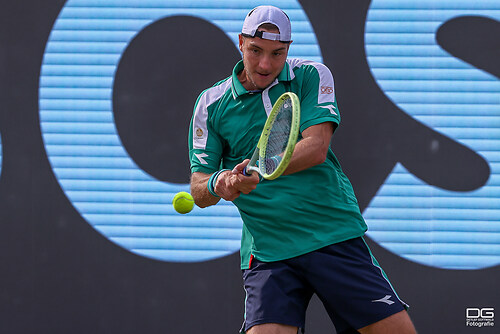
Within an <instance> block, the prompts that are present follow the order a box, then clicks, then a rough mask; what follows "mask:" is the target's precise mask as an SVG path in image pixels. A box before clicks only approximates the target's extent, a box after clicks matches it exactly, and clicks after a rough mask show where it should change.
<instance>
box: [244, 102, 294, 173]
mask: <svg viewBox="0 0 500 334" xmlns="http://www.w3.org/2000/svg"><path fill="white" fill-rule="evenodd" d="M299 128H300V101H299V98H298V97H297V95H295V94H294V93H291V92H287V93H284V94H283V95H281V96H280V97H279V98H278V100H277V101H276V103H275V104H274V105H273V109H272V110H271V113H270V114H269V116H268V118H267V121H266V124H264V129H263V130H262V134H261V135H260V138H259V142H258V143H257V147H256V148H255V151H254V152H253V155H252V158H251V159H250V162H249V163H248V165H247V167H246V169H245V170H244V174H245V175H247V176H248V175H250V174H251V173H252V172H253V171H255V172H257V173H259V174H260V175H262V177H263V178H265V179H267V180H274V179H275V178H277V177H279V176H280V175H281V174H283V172H284V171H285V169H286V168H287V167H288V164H289V163H290V160H291V158H292V154H293V150H294V149H295V143H297V139H298V136H299Z"/></svg>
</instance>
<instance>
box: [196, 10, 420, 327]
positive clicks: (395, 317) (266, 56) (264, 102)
mask: <svg viewBox="0 0 500 334" xmlns="http://www.w3.org/2000/svg"><path fill="white" fill-rule="evenodd" d="M291 42H292V40H291V27H290V21H289V18H288V16H287V15H286V14H285V13H284V12H283V11H282V10H281V9H279V8H276V7H272V6H259V7H257V8H255V9H253V10H252V11H251V12H250V13H249V14H248V15H247V17H246V18H245V21H244V24H243V28H242V33H241V34H240V35H239V48H240V50H241V52H242V55H243V59H242V61H240V62H238V64H236V66H235V68H234V70H233V73H232V75H231V76H230V77H228V78H227V79H225V80H223V81H221V82H219V83H217V84H215V85H214V86H213V87H211V88H209V89H207V90H205V91H204V92H203V93H202V94H201V95H200V96H199V98H198V100H197V101H196V105H195V108H194V115H193V119H192V121H191V127H190V134H189V149H190V151H189V152H190V159H191V170H192V178H191V193H192V195H193V197H194V199H195V202H196V204H197V205H198V206H200V207H207V206H210V205H214V204H216V203H217V202H218V201H219V200H220V198H223V199H225V200H227V201H233V203H234V204H235V205H236V206H237V207H238V209H239V211H240V214H241V217H242V219H243V231H242V244H241V268H242V269H243V279H244V287H245V291H246V300H245V321H244V324H243V328H242V333H248V334H292V333H293V334H296V333H297V332H298V329H299V328H302V329H303V328H304V324H305V312H306V308H307V305H308V303H309V300H310V298H311V297H312V295H313V294H314V293H316V294H317V295H318V296H319V298H320V299H321V301H322V302H323V304H324V305H325V308H326V310H327V311H328V313H329V315H330V318H331V319H332V321H333V323H334V325H335V327H336V329H337V331H338V332H339V333H356V330H358V331H359V332H361V333H384V334H388V333H389V334H390V333H397V334H405V333H415V329H414V328H413V325H412V323H411V321H410V319H409V317H408V315H407V313H406V310H405V308H406V307H407V306H406V304H404V303H403V302H402V301H400V300H399V298H398V296H397V295H396V293H395V292H394V290H393V289H392V286H391V285H390V283H389V281H388V280H387V278H386V277H385V274H384V272H383V271H382V269H381V268H380V267H379V266H378V263H377V262H376V260H375V259H374V258H373V257H372V255H371V253H370V250H369V249H368V246H367V245H366V243H365V242H364V240H363V239H362V236H363V235H364V233H365V231H366V224H365V222H364V220H363V218H362V216H361V213H360V210H359V206H358V204H357V201H356V198H355V195H354V192H353V190H352V186H351V184H350V182H349V180H348V179H347V177H346V176H345V175H344V173H343V172H342V170H341V167H340V165H339V162H338V160H337V159H336V157H335V156H334V154H333V152H332V151H331V149H330V139H331V136H332V135H333V132H334V130H335V128H336V127H337V126H338V124H339V122H340V116H339V112H338V109H337V103H336V101H335V94H334V86H333V77H332V75H331V73H330V71H329V70H328V69H327V68H326V66H324V65H322V64H319V63H315V62H311V61H304V60H299V59H287V56H288V50H289V47H290V44H291ZM286 91H292V92H295V93H296V94H297V95H298V97H299V99H300V102H301V127H300V137H299V138H300V141H299V142H298V143H297V145H296V148H295V151H294V153H293V156H292V160H291V162H290V165H289V166H288V168H287V169H286V170H285V173H284V175H283V176H281V177H279V178H278V179H276V180H272V181H268V180H260V179H259V176H258V175H257V174H256V173H253V174H252V175H251V176H245V175H244V174H243V173H242V172H243V170H244V168H245V167H246V165H247V164H248V162H249V160H248V158H249V157H250V156H251V155H252V152H253V150H254V148H255V145H256V144H257V141H258V138H259V136H260V133H261V130H262V127H263V125H264V123H265V120H266V118H267V114H268V113H269V112H270V110H271V109H272V105H273V103H274V102H275V101H276V100H277V99H278V97H279V96H280V95H281V94H283V93H284V92H286Z"/></svg>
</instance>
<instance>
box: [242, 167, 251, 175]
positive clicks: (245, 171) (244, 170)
mask: <svg viewBox="0 0 500 334" xmlns="http://www.w3.org/2000/svg"><path fill="white" fill-rule="evenodd" d="M243 175H245V176H250V175H252V173H251V172H250V173H249V172H248V169H247V167H245V168H243Z"/></svg>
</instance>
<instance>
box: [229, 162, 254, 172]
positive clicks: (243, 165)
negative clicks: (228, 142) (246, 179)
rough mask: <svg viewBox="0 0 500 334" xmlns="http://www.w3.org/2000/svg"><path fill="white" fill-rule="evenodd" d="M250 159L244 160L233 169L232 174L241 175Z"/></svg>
mask: <svg viewBox="0 0 500 334" xmlns="http://www.w3.org/2000/svg"><path fill="white" fill-rule="evenodd" d="M249 162H250V159H245V160H243V161H242V162H240V163H239V164H237V165H236V166H234V168H233V174H242V173H243V170H244V169H245V168H246V167H247V165H248V163H249Z"/></svg>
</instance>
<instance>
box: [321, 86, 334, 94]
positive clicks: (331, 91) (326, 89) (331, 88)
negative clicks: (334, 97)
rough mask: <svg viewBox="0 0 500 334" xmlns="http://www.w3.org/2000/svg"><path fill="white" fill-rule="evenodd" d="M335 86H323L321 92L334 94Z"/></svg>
mask: <svg viewBox="0 0 500 334" xmlns="http://www.w3.org/2000/svg"><path fill="white" fill-rule="evenodd" d="M332 93H333V87H330V86H321V94H332Z"/></svg>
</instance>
